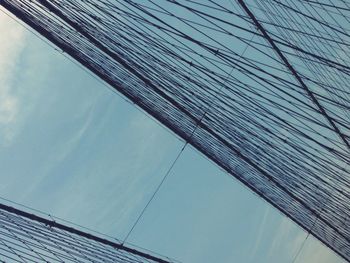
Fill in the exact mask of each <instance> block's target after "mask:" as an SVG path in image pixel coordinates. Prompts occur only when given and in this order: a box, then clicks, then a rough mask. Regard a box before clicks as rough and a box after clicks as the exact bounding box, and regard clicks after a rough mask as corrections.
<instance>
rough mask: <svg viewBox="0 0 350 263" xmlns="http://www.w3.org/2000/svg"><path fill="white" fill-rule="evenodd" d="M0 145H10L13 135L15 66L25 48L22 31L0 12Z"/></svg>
mask: <svg viewBox="0 0 350 263" xmlns="http://www.w3.org/2000/svg"><path fill="white" fill-rule="evenodd" d="M0 32H1V39H0V137H1V140H0V145H6V144H8V143H10V142H11V141H12V139H13V137H14V135H15V132H16V130H15V124H16V121H17V118H18V115H19V111H20V101H19V98H18V97H17V96H16V94H15V92H14V91H13V86H12V83H13V81H14V79H15V77H16V73H15V71H16V65H17V61H18V59H19V57H20V54H21V52H22V50H23V48H24V46H25V37H26V34H25V31H24V29H23V28H22V27H21V26H20V25H18V24H16V23H15V22H14V21H11V19H9V17H7V16H6V15H5V14H4V13H2V12H0Z"/></svg>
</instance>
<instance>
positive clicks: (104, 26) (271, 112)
mask: <svg viewBox="0 0 350 263" xmlns="http://www.w3.org/2000/svg"><path fill="white" fill-rule="evenodd" d="M1 3H2V5H3V6H4V7H5V8H7V9H8V10H9V11H11V12H12V13H14V14H15V15H16V16H17V17H18V18H20V19H21V20H23V21H24V22H25V23H27V24H28V25H30V26H31V27H33V28H34V29H35V30H37V31H38V32H39V33H40V34H42V35H43V36H44V37H46V38H47V39H49V40H50V41H51V42H53V43H54V44H56V45H57V46H58V47H59V48H61V49H62V50H63V51H64V52H66V53H68V54H69V55H71V56H72V57H73V58H75V59H76V60H77V61H79V62H80V63H81V64H82V65H84V66H85V67H86V68H88V69H90V70H91V71H92V72H94V73H95V74H97V75H98V76H99V77H100V78H101V79H103V80H105V81H106V82H107V83H109V84H110V85H111V86H113V87H114V88H115V89H116V90H118V91H119V92H121V93H122V94H124V95H125V96H126V97H127V98H129V99H130V100H131V101H133V102H134V103H135V104H137V105H138V106H139V107H141V108H142V109H144V110H145V111H146V112H148V113H149V114H151V115H152V116H154V117H155V118H156V119H158V120H159V121H160V122H161V123H163V124H164V125H166V126H167V127H168V128H170V129H171V130H172V131H174V132H175V133H176V134H177V135H179V136H180V137H181V138H183V139H184V140H186V141H188V142H189V143H190V144H192V145H193V146H195V147H196V148H197V149H198V150H200V151H201V152H202V153H204V154H205V155H206V156H208V157H209V158H210V159H211V160H213V161H214V162H216V163H217V164H218V165H219V166H221V167H222V168H224V169H225V170H227V171H228V172H229V173H230V174H232V175H233V176H234V177H235V178H237V179H238V180H240V181H241V182H242V183H244V184H245V185H246V186H248V187H249V188H250V189H252V190H253V191H254V192H255V193H257V194H258V195H259V196H261V197H262V198H264V199H265V200H267V201H268V202H269V203H271V204H272V205H274V206H275V207H277V208H278V209H279V210H280V211H282V212H283V213H284V214H286V215H287V216H288V217H290V218H292V219H293V220H294V221H295V222H296V223H298V224H299V225H300V226H302V227H303V228H304V229H306V230H307V231H309V232H310V233H311V234H313V235H314V236H315V237H317V238H318V239H320V240H321V241H322V242H324V243H325V244H326V245H327V246H329V247H330V248H332V249H333V250H335V251H336V252H337V253H339V254H340V255H341V256H342V257H344V258H345V259H347V260H350V219H349V211H350V176H349V174H350V173H349V170H350V169H349V160H350V149H349V142H350V139H349V136H350V118H349V116H350V112H349V110H350V87H349V86H350V81H349V80H350V64H349V62H350V61H349V56H350V52H349V51H350V49H349V47H350V4H348V3H347V2H346V1H344V0H333V1H330V0H297V1H294V0H286V1H279V0H250V1H246V2H244V1H241V0H237V1H236V2H233V1H231V2H230V1H214V0H186V1H185V0H147V1H146V0H145V1H136V0H135V1H133V0H115V1H110V0H98V1H95V0H82V1H74V0H52V1H47V0H31V1H30V0H11V1H10V0H4V1H2V2H1ZM244 7H245V8H244ZM247 10H248V12H247ZM246 49H247V52H244V54H243V53H242V51H244V50H246ZM242 54H243V55H242Z"/></svg>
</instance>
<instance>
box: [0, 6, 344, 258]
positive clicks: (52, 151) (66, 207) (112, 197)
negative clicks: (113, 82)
mask: <svg viewBox="0 0 350 263" xmlns="http://www.w3.org/2000/svg"><path fill="white" fill-rule="evenodd" d="M183 145H184V142H183V141H181V140H179V139H178V138H176V137H175V136H174V135H173V134H172V133H171V132H170V131H168V130H166V129H165V128H163V127H162V126H161V125H159V124H158V123H157V122H156V121H155V120H153V119H152V118H150V117H149V116H147V115H146V114H144V113H143V112H141V111H140V110H138V109H137V108H136V107H135V106H134V105H133V104H131V103H129V102H127V101H125V100H124V99H123V98H122V97H120V96H119V95H118V94H115V93H114V92H113V91H111V90H110V89H108V88H107V87H106V86H105V85H103V84H102V83H101V82H100V81H99V80H97V79H96V78H94V77H93V76H92V75H90V74H88V73H87V72H86V71H84V70H83V69H82V68H80V67H79V66H78V65H76V64H74V63H73V62H72V61H70V60H68V59H67V58H66V57H65V56H63V55H62V54H61V53H60V52H59V51H57V50H54V49H53V48H52V47H50V46H49V45H48V44H46V43H44V42H43V41H42V40H39V39H38V38H37V37H35V36H33V35H32V34H31V33H29V32H28V31H27V30H25V29H24V28H23V27H22V26H20V25H19V24H17V23H15V22H14V21H13V20H11V19H9V18H8V17H7V16H5V15H4V14H3V13H1V14H0V167H1V174H0V179H1V185H0V196H2V197H4V198H7V199H10V200H13V201H15V202H19V203H21V204H25V205H28V206H30V207H33V208H35V209H39V210H42V211H45V212H47V213H50V214H52V215H55V216H58V217H61V218H64V219H67V220H70V221H72V222H74V223H77V224H81V225H84V226H87V227H90V228H93V229H96V230H98V231H101V232H103V233H106V234H108V235H111V236H114V237H116V238H119V239H123V238H124V237H125V236H126V234H127V232H128V231H129V229H130V228H131V226H132V224H133V222H134V221H135V220H136V218H137V216H138V215H139V213H140V212H141V210H142V208H143V207H144V205H145V204H146V203H147V201H148V199H149V198H150V196H151V194H152V193H153V191H154V189H155V188H156V187H157V184H158V183H159V182H160V180H161V179H162V177H163V176H164V174H165V173H166V171H167V170H168V168H169V167H170V165H171V163H172V162H173V160H174V159H175V158H176V156H177V154H178V152H179V151H180V149H181V148H182V147H183ZM305 237H306V233H305V232H304V231H303V230H301V229H300V228H299V227H298V226H296V225H295V224H294V223H293V222H291V221H290V220H289V219H287V218H286V217H285V216H283V215H282V214H281V213H279V212H278V211H276V210H275V209H274V208H272V207H271V206H270V205H269V204H267V203H266V202H264V201H262V200H261V199H260V198H258V197H257V196H256V195H255V194H253V193H252V192H251V191H249V190H247V189H246V188H245V187H244V186H242V185H241V184H240V183H239V182H237V181H236V180H234V179H233V178H231V177H230V176H229V175H227V174H226V173H225V172H223V171H222V170H221V169H219V168H218V167H217V166H216V165H214V164H212V163H211V162H210V161H208V160H207V159H206V158H205V157H203V156H202V155H201V154H200V153H198V152H197V151H196V150H194V149H192V148H191V147H186V149H185V151H184V152H183V154H182V155H181V157H180V159H179V160H178V162H177V163H176V165H175V166H174V169H173V170H172V172H171V174H170V175H169V177H168V179H167V180H166V181H165V183H164V185H163V186H162V188H161V189H160V191H159V193H158V194H157V195H156V198H155V199H154V200H153V202H152V203H151V205H150V206H149V209H147V211H146V213H145V214H144V216H143V217H142V219H141V220H140V222H139V224H138V225H137V226H136V228H135V229H134V231H133V232H132V234H131V235H130V237H129V239H128V242H131V243H133V244H135V245H138V246H141V247H144V248H147V249H151V250H153V251H155V252H158V253H160V254H164V255H166V256H169V257H172V258H175V259H178V260H180V261H182V262H203V263H205V262H269V263H274V262H276V263H277V262H292V260H293V258H294V256H295V254H296V253H297V251H298V250H299V248H300V246H301V245H302V244H303V241H304V240H305ZM296 262H299V263H302V262H310V263H316V262H317V263H327V262H330V263H338V262H343V261H342V260H341V259H340V258H339V257H337V256H336V255H335V254H334V253H333V252H331V251H330V250H329V249H328V248H326V247H325V246H323V245H322V244H320V243H319V242H318V241H317V240H315V239H314V238H312V237H309V238H308V239H307V241H306V242H305V245H304V247H303V250H302V252H301V253H300V256H299V257H298V260H297V261H296Z"/></svg>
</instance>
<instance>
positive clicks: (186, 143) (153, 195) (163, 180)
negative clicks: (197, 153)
mask: <svg viewBox="0 0 350 263" xmlns="http://www.w3.org/2000/svg"><path fill="white" fill-rule="evenodd" d="M254 37H255V35H253V36H252V37H251V39H250V41H249V42H251V41H252V40H253V39H254ZM248 47H249V45H248V44H247V45H246V46H245V48H244V50H243V51H242V53H241V55H240V58H241V57H242V56H243V55H244V53H245V52H246V51H247V49H248ZM234 69H235V68H234V67H233V68H232V69H231V71H230V73H229V74H228V75H227V77H226V81H227V80H228V78H229V77H230V76H231V74H232V73H233V71H234ZM222 89H223V86H221V87H220V89H219V91H218V92H217V94H216V97H215V98H214V100H213V102H212V103H211V105H209V106H208V107H207V109H206V111H205V112H204V113H203V115H202V117H201V118H200V119H199V121H198V122H197V124H196V127H195V128H194V129H193V131H192V133H191V134H190V136H189V138H188V139H187V140H186V142H185V144H184V145H183V147H182V148H181V150H180V151H179V153H178V154H177V156H176V158H175V159H174V161H173V162H172V164H171V165H170V167H169V169H168V170H167V172H166V173H165V175H164V177H163V179H162V180H161V181H160V183H159V185H158V186H157V188H156V189H155V191H154V192H153V194H152V196H151V197H150V199H149V200H148V202H147V204H146V205H145V207H144V208H143V209H142V211H141V213H140V214H139V216H138V217H137V219H136V221H135V223H134V224H133V226H132V227H131V229H130V231H129V232H128V234H127V235H126V237H125V238H124V240H123V242H122V244H124V243H125V242H126V240H127V239H128V238H129V236H130V235H131V233H132V232H133V230H134V229H135V227H136V226H137V224H138V223H139V221H140V220H141V218H142V217H143V215H144V213H145V212H146V210H147V208H148V207H149V205H150V204H151V202H152V201H153V199H154V198H155V196H156V195H157V193H158V192H159V190H160V188H161V187H162V185H163V183H164V182H165V180H166V179H167V178H168V176H169V174H170V173H171V171H172V169H173V168H174V166H175V164H176V163H177V161H178V160H179V158H180V156H181V155H182V153H183V152H184V150H185V148H186V147H187V145H188V144H189V140H190V139H191V138H192V136H193V135H194V133H195V132H196V130H197V128H198V127H199V125H200V123H201V122H202V120H203V119H204V118H205V116H206V115H207V114H208V113H209V111H210V109H211V107H213V106H214V104H215V102H216V101H217V100H218V98H219V97H218V96H219V94H220V93H221V92H222Z"/></svg>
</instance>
